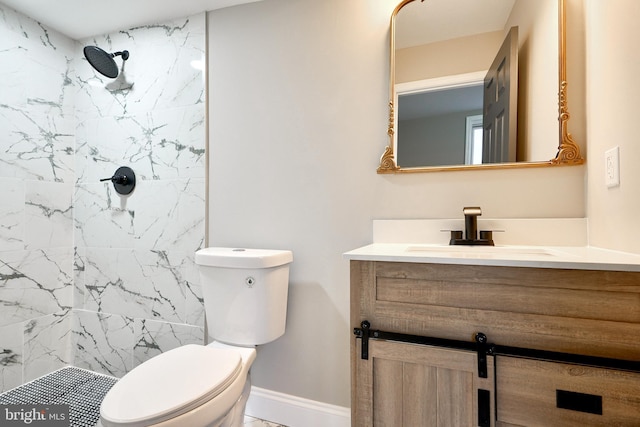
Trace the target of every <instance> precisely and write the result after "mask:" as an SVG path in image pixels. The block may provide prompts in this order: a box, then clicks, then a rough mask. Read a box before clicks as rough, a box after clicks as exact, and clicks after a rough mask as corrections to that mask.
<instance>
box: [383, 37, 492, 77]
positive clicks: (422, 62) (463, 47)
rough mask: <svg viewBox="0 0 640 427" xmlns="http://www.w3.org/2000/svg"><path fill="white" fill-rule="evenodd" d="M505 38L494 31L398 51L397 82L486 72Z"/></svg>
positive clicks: (396, 59)
mask: <svg viewBox="0 0 640 427" xmlns="http://www.w3.org/2000/svg"><path fill="white" fill-rule="evenodd" d="M503 38H504V35H503V34H502V31H494V32H491V33H483V34H476V35H473V36H468V37H460V38H457V39H452V40H445V41H441V42H437V43H429V44H423V45H420V46H414V47H408V48H404V49H398V50H396V58H395V61H396V75H395V82H396V83H405V82H412V81H416V80H426V79H433V78H436V77H443V76H451V75H456V74H465V73H473V72H475V71H486V70H488V69H489V67H490V66H491V62H492V61H493V58H494V57H495V56H496V53H497V52H498V50H499V49H500V45H501V44H502V40H503ZM434 58H436V59H435V60H434Z"/></svg>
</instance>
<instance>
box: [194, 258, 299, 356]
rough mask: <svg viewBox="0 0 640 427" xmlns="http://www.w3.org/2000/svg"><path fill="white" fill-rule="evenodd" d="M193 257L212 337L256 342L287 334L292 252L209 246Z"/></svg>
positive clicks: (230, 341)
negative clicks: (198, 273) (196, 266)
mask: <svg viewBox="0 0 640 427" xmlns="http://www.w3.org/2000/svg"><path fill="white" fill-rule="evenodd" d="M195 261H196V264H197V265H198V270H199V272H200V284H201V285H202V296H203V297H204V307H205V313H206V316H207V326H208V328H209V331H208V333H209V336H211V337H213V338H214V339H215V340H216V341H220V342H223V343H227V344H233V345H240V346H253V345H260V344H265V343H268V342H271V341H273V340H275V339H276V338H278V337H280V336H282V335H283V334H284V330H285V323H286V318H287V295H288V289H289V264H291V261H293V254H292V253H291V251H282V250H273V249H240V248H206V249H201V250H199V251H197V252H196V257H195Z"/></svg>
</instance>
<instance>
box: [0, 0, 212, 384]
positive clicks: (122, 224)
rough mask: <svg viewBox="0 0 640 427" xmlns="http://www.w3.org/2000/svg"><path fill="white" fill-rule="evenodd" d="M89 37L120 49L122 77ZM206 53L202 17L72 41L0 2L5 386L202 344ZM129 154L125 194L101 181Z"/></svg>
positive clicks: (1, 371)
mask: <svg viewBox="0 0 640 427" xmlns="http://www.w3.org/2000/svg"><path fill="white" fill-rule="evenodd" d="M87 44H92V45H97V46H100V47H102V48H104V49H105V50H110V51H111V50H122V49H127V50H129V52H130V54H131V56H130V58H129V60H128V61H127V62H126V63H125V66H124V72H123V73H121V76H120V77H119V78H118V79H116V80H110V79H106V78H104V77H101V75H99V74H98V73H96V72H95V71H94V70H93V69H92V68H91V66H90V65H89V64H88V63H87V62H86V60H85V59H84V56H83V55H82V47H83V46H84V45H87ZM204 55H205V16H204V14H201V15H197V16H192V17H188V18H184V19H180V20H175V21H171V22H167V23H163V24H160V25H149V26H144V27H139V28H134V29H131V30H128V31H120V32H116V33H112V34H107V35H103V36H100V37H95V38H92V39H90V40H81V41H79V42H78V41H73V40H71V39H69V38H67V37H65V36H63V35H61V34H58V33H56V32H55V31H52V30H50V29H47V28H46V27H44V26H43V25H41V24H39V23H38V22H36V21H34V20H32V19H30V18H28V17H25V16H24V15H21V14H19V13H16V12H15V11H13V10H11V9H9V8H7V7H6V6H4V5H2V4H1V3H0V200H2V203H1V204H0V392H1V391H3V390H6V389H9V388H11V387H15V386H17V385H20V384H21V383H23V382H26V381H28V380H31V379H33V378H35V377H38V376H40V375H42V374H45V373H47V372H50V371H52V370H54V369H57V368H59V367H61V366H64V365H66V364H74V365H76V366H79V367H85V368H89V369H93V370H95V371H97V372H102V373H105V374H110V375H116V376H121V375H122V374H124V373H126V372H127V371H128V370H130V369H131V368H132V367H134V366H135V365H137V364H139V363H141V362H143V361H145V360H147V359H148V358H150V357H152V356H154V355H156V354H158V353H160V352H162V351H165V350H168V349H170V348H173V347H175V346H178V345H182V344H186V343H191V342H202V337H203V324H204V310H203V306H202V296H201V292H200V287H199V283H198V279H197V274H196V273H195V272H196V269H195V266H194V263H193V254H194V252H195V250H197V249H198V248H200V247H202V245H203V237H204V209H205V207H204V191H205V184H204V178H205V156H204V151H205V123H204V112H205V104H204V96H205V95H204V94H205V91H204V78H203V72H202V70H201V69H198V68H194V66H193V65H196V66H198V64H203V63H204ZM117 61H118V63H119V64H121V61H120V59H119V58H118V59H117ZM131 85H132V86H131ZM123 88H124V89H123ZM125 165H126V166H129V167H131V168H133V170H134V171H135V172H136V176H137V179H138V184H137V187H136V189H135V191H134V192H133V193H132V194H131V195H129V196H128V197H122V196H120V195H118V194H117V193H116V192H115V191H114V190H113V187H112V185H111V184H110V183H101V182H99V179H100V178H105V177H110V176H111V175H112V174H113V172H114V171H115V170H116V169H117V168H118V167H119V166H125Z"/></svg>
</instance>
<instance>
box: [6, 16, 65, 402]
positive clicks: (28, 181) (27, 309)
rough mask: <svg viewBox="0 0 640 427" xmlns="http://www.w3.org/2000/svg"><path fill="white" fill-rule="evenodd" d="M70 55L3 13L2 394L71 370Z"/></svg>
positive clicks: (61, 40)
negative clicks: (62, 369)
mask: <svg viewBox="0 0 640 427" xmlns="http://www.w3.org/2000/svg"><path fill="white" fill-rule="evenodd" d="M75 51H76V44H75V42H74V41H73V40H71V39H69V38H67V37H65V36H63V35H61V34H58V33H56V32H55V31H50V30H48V29H47V28H45V27H44V26H42V25H40V24H39V23H37V22H35V21H34V20H32V19H29V18H27V17H25V16H23V15H21V14H18V13H16V12H15V11H13V10H11V9H9V8H6V7H5V6H3V5H2V4H0V200H1V201H2V202H1V203H0V391H2V390H6V389H8V388H12V387H15V386H18V385H20V384H21V383H23V382H25V381H28V380H31V379H33V378H36V377H38V376H40V375H42V374H45V373H47V372H50V371H51V370H54V369H57V368H59V367H61V366H64V365H66V364H68V363H70V358H69V356H70V353H69V351H70V323H69V319H70V318H69V317H68V313H69V311H70V309H71V308H72V305H73V304H72V299H73V269H72V266H73V212H72V200H73V193H74V186H75V171H74V144H75V137H74V133H75V124H74V123H75V118H74V99H73V98H74V96H75V94H74V92H75V91H74V88H73V84H72V76H73V73H74V69H73V67H74V56H75Z"/></svg>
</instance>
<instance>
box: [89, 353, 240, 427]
mask: <svg viewBox="0 0 640 427" xmlns="http://www.w3.org/2000/svg"><path fill="white" fill-rule="evenodd" d="M241 372H242V357H241V356H240V354H239V353H238V352H237V351H234V350H232V349H222V348H213V347H210V346H201V345H196V344H190V345H185V346H182V347H178V348H175V349H173V350H170V351H167V352H165V353H163V354H161V355H158V356H156V357H154V358H152V359H150V360H148V361H147V362H145V363H143V364H141V365H139V366H138V367H136V368H135V369H133V370H132V371H131V372H129V373H128V374H126V375H125V376H124V377H122V379H120V380H119V381H118V382H117V383H116V384H115V385H114V386H113V388H112V389H111V390H110V391H109V392H108V393H107V395H106V396H105V398H104V400H103V402H102V405H101V408H100V415H101V417H102V419H103V424H104V425H105V426H109V425H118V426H123V427H124V426H126V427H138V426H147V425H150V424H156V423H159V422H162V421H165V420H168V419H171V418H174V417H177V416H179V415H181V414H184V413H186V412H189V411H191V410H193V409H194V408H197V407H198V406H200V405H202V404H203V403H205V402H207V401H209V400H211V399H213V398H214V397H216V396H218V395H219V394H220V393H222V392H223V391H224V390H226V389H227V388H228V387H229V386H230V385H231V384H233V382H234V381H235V380H236V379H237V378H238V377H239V375H240V373H241Z"/></svg>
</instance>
